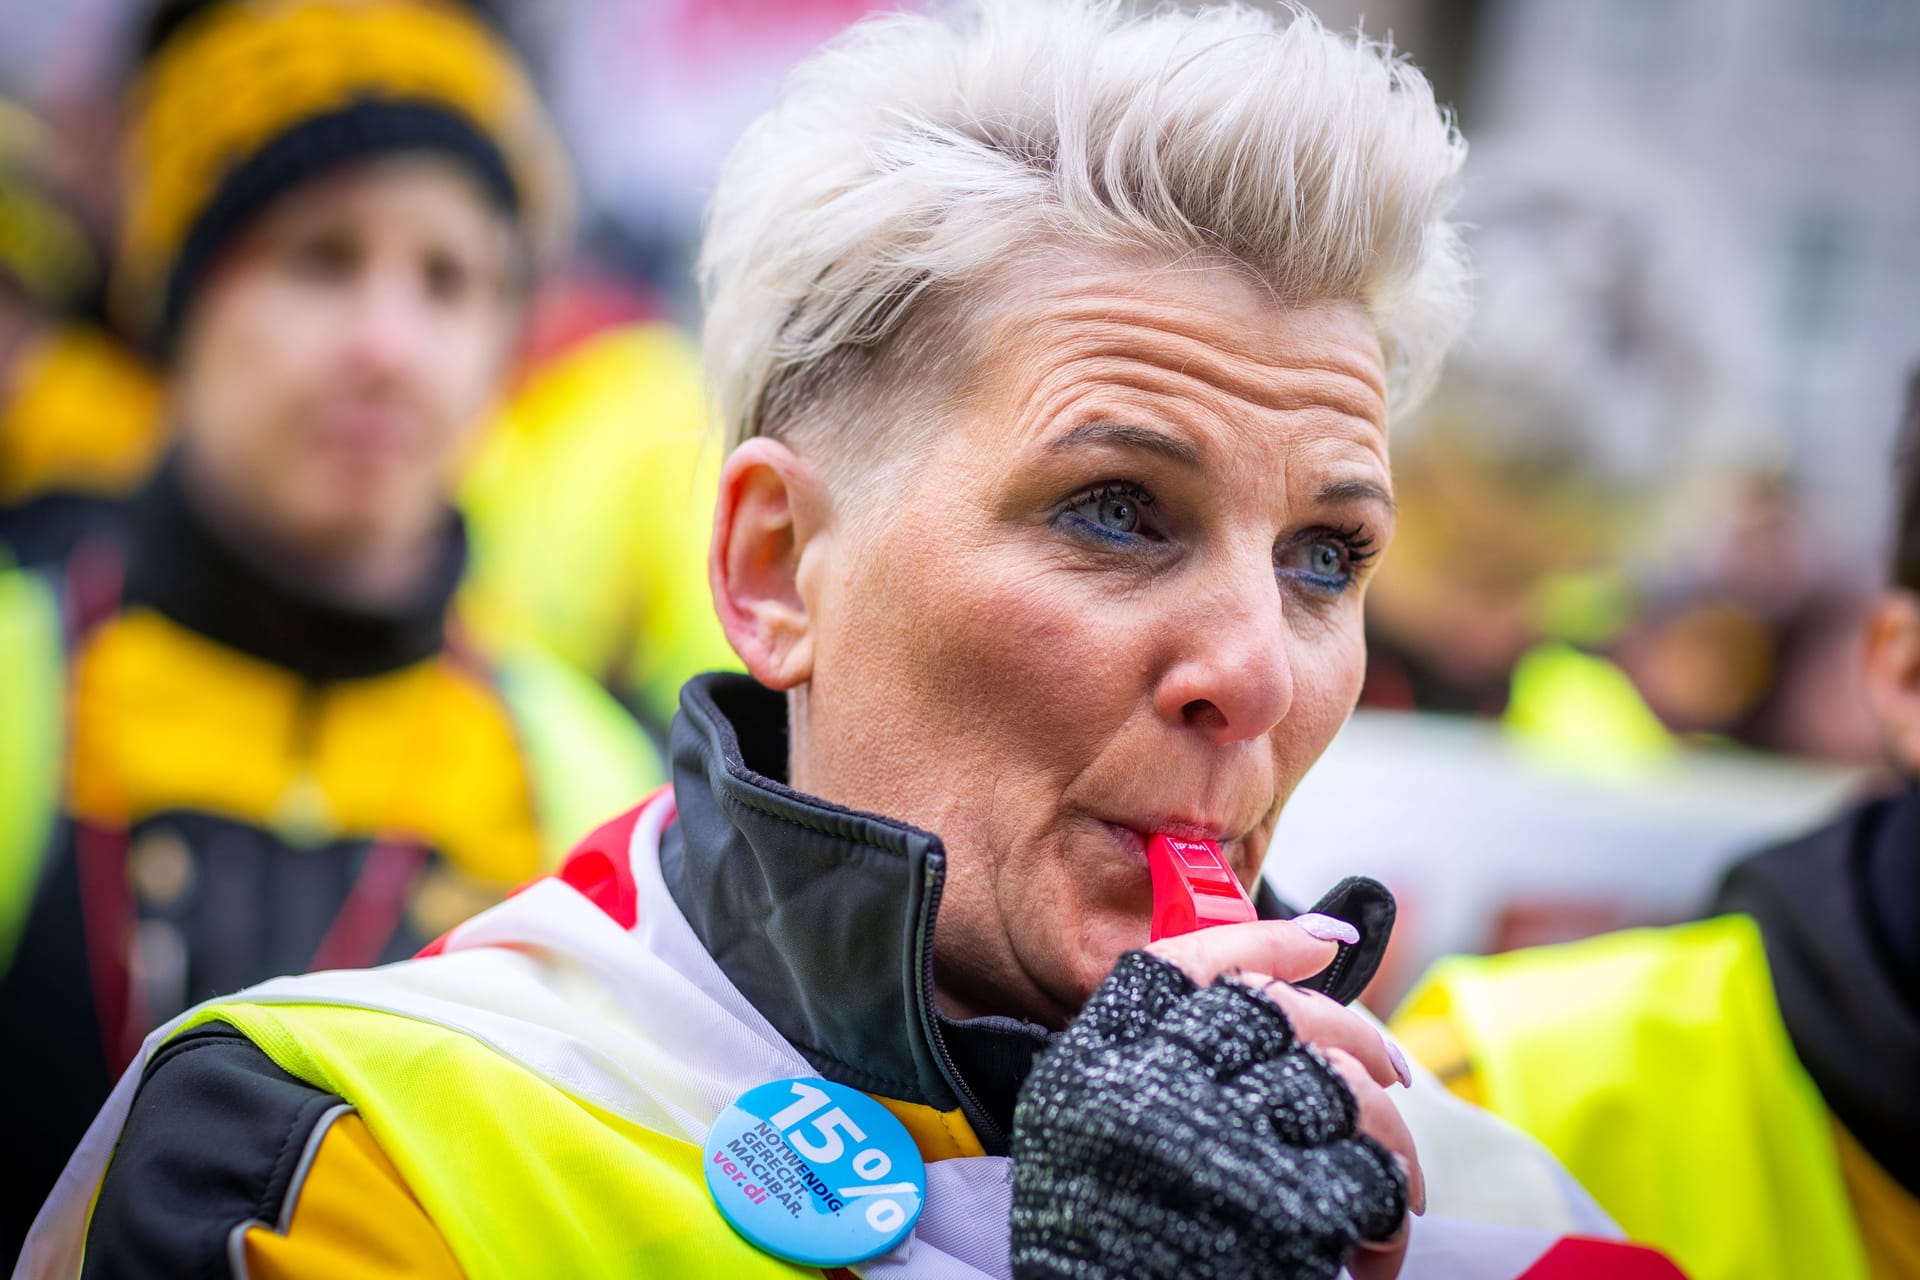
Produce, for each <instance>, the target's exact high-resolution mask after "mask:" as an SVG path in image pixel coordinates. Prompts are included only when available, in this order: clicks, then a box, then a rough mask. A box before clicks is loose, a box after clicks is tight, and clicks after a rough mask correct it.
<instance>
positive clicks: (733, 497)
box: [707, 436, 829, 691]
mask: <svg viewBox="0 0 1920 1280" xmlns="http://www.w3.org/2000/svg"><path fill="white" fill-rule="evenodd" d="M828 510H829V505H828V502H827V498H826V488H825V485H824V484H823V483H822V481H821V478H820V475H819V473H818V472H817V471H816V470H815V469H814V468H813V466H812V465H811V464H810V463H808V462H807V460H806V459H805V458H802V457H801V456H800V455H799V454H797V453H795V452H794V451H793V450H791V449H789V448H788V447H787V446H786V445H784V444H781V443H780V442H779V441H777V440H769V439H767V438H765V437H764V436H762V437H757V438H755V439H752V440H749V441H747V442H746V443H745V444H743V445H741V446H740V447H739V448H738V449H735V450H734V451H733V454H732V456H731V457H729V458H728V459H727V461H726V464H725V465H724V466H723V467H722V468H721V470H720V494H719V499H718V501H717V503H716V504H715V507H714V513H713V547H712V549H711V551H710V552H709V554H708V559H707V575H708V578H709V580H710V582H711V585H712V587H713V605H714V609H715V610H716V611H717V612H718V613H719V615H720V625H721V627H722V628H723V629H724V630H725V631H726V633H727V642H728V643H729V644H731V645H732V646H733V651H734V652H735V653H737V654H739V655H740V660H741V661H742V662H744V663H746V665H747V670H748V671H750V672H752V673H753V678H754V679H756V680H758V681H759V682H760V683H761V684H763V685H766V686H767V687H768V688H769V689H776V690H781V691H785V690H788V689H792V688H794V687H795V686H797V685H800V684H803V683H804V682H805V681H807V680H808V679H809V678H810V677H811V676H812V675H813V640H814V625H813V623H814V620H813V618H812V617H811V615H810V614H809V612H808V609H807V602H806V599H805V597H804V596H803V595H802V593H801V590H800V566H801V558H802V557H803V556H804V555H806V554H807V553H808V552H809V551H810V550H811V551H812V552H813V554H815V555H818V554H819V553H820V551H821V549H822V548H823V546H824V545H825V543H824V540H825V538H826V534H827V527H826V525H827V521H826V516H827V512H828Z"/></svg>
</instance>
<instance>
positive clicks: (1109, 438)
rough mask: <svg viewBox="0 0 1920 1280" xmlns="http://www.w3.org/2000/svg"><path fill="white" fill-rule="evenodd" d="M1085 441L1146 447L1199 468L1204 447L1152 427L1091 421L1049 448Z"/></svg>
mask: <svg viewBox="0 0 1920 1280" xmlns="http://www.w3.org/2000/svg"><path fill="white" fill-rule="evenodd" d="M1083 444H1115V445H1120V446H1121V447H1123V448H1128V449H1144V450H1146V451H1147V452H1148V453H1157V454H1159V455H1160V456H1161V457H1164V458H1166V459H1168V460H1170V461H1172V462H1177V463H1179V464H1180V465H1181V466H1183V467H1196V468H1197V467H1198V466H1199V465H1200V450H1198V449H1196V448H1195V447H1194V446H1193V445H1192V444H1190V443H1189V442H1187V441H1185V440H1182V439H1180V438H1179V437H1178V436H1170V435H1168V434H1166V433H1165V432H1163V431H1155V430H1153V429H1152V428H1151V427H1136V426H1130V425H1128V424H1126V423H1124V422H1089V423H1087V424H1086V425H1085V426H1079V427H1075V428H1074V429H1073V430H1071V431H1069V432H1067V433H1066V434H1065V435H1063V436H1061V437H1060V438H1059V439H1057V440H1054V441H1052V442H1051V443H1050V444H1048V445H1047V449H1048V451H1049V452H1052V451H1053V450H1055V449H1071V448H1073V447H1075V446H1077V445H1083Z"/></svg>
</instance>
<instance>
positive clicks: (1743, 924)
mask: <svg viewBox="0 0 1920 1280" xmlns="http://www.w3.org/2000/svg"><path fill="white" fill-rule="evenodd" d="M1427 1019H1440V1020H1444V1021H1446V1022H1448V1023H1450V1024H1451V1026H1452V1028H1453V1029H1454V1030H1456V1031H1457V1032H1458V1033H1459V1036H1460V1038H1461V1040H1462V1041H1464V1044H1465V1048H1466V1051H1467V1055H1468V1057H1469V1059H1470V1060H1471V1062H1472V1064H1473V1072H1474V1078H1475V1081H1476V1083H1477V1085H1478V1089H1479V1093H1480V1095H1481V1097H1480V1100H1481V1101H1482V1103H1483V1104H1484V1105H1485V1106H1486V1107H1487V1108H1488V1109H1489V1110H1491V1111H1493V1112H1494V1113H1495V1114H1497V1115H1499V1116H1501V1117H1503V1118H1504V1119H1506V1120H1509V1121H1511V1122H1512V1123H1514V1124H1515V1125H1517V1126H1518V1127H1519V1128H1521V1129H1523V1130H1525V1131H1526V1132H1527V1133H1529V1134H1531V1135H1533V1137H1535V1138H1537V1139H1539V1141H1540V1142H1541V1143H1542V1144H1543V1145H1545V1146H1546V1148H1547V1149H1548V1150H1549V1151H1551V1152H1552V1153H1553V1154H1554V1155H1555V1156H1557V1157H1558V1158H1559V1159H1560V1160H1561V1162H1562V1163H1563V1164H1565V1165H1566V1167H1567V1170H1568V1171H1569V1172H1570V1173H1572V1174H1573V1176H1574V1177H1575V1178H1577V1179H1579V1180H1580V1182H1581V1183H1582V1184H1584V1185H1585V1186H1586V1188H1587V1190H1588V1191H1590V1192H1591V1193H1592V1194H1593V1196H1594V1198H1595V1199H1596V1200H1598V1201H1599V1202H1600V1205H1601V1207H1602V1208H1604V1209H1605V1210H1606V1211H1607V1212H1608V1213H1609V1214H1611V1215H1612V1216H1613V1217H1614V1219H1615V1220H1616V1221H1617V1222H1618V1223H1619V1224H1620V1226H1621V1227H1622V1228H1623V1229H1625V1231H1626V1232H1627V1234H1628V1236H1629V1237H1630V1238H1632V1239H1634V1240H1637V1241H1640V1242H1642V1243H1645V1244H1650V1245H1653V1246H1655V1247H1656V1248H1659V1249H1661V1250H1662V1251H1664V1252H1665V1253H1667V1254H1668V1255H1669V1256H1670V1257H1672V1258H1673V1259H1674V1260H1675V1261H1676V1262H1678V1263H1679V1264H1680V1266H1681V1267H1682V1268H1683V1269H1684V1270H1685V1271H1686V1273H1687V1274H1688V1276H1690V1277H1692V1278H1693V1280H1736V1278H1737V1280H1807V1278H1809V1277H1815V1276H1818V1277H1820V1278H1821V1280H1864V1278H1865V1277H1866V1275H1867V1264H1866V1260H1865V1255H1864V1250H1863V1248H1862V1245H1861V1239H1860V1232H1859V1228H1858V1226H1857V1225H1856V1223H1855V1220H1854V1217H1853V1210H1852V1206H1851V1204H1850V1202H1849V1200H1848V1196H1847V1189H1846V1184H1845V1181H1844V1178H1843V1176H1842V1172H1841V1167H1840V1158H1839V1155H1838V1153H1837V1151H1836V1149H1835V1146H1834V1138H1833V1132H1832V1128H1831V1122H1830V1120H1829V1117H1828V1113H1827V1108H1826V1104H1825V1103H1824V1102H1823V1101H1822V1099H1821V1097H1820V1091H1819V1089H1818V1088H1817V1087H1816V1086H1815V1085H1814V1082H1813V1080H1812V1079H1811V1078H1810V1077H1809V1076H1808V1075H1807V1072H1806V1069H1805V1068H1804V1067H1802V1066H1801V1065H1800V1060H1799V1059H1798V1058H1797V1057H1796V1056H1795V1055H1794V1051H1793V1044H1792V1042H1791V1040H1790V1039H1789V1038H1788V1036H1787V1030H1786V1026H1785V1024H1784V1023H1783V1022H1782V1021H1781V1017H1780V1010H1779V1006H1778V1004H1777V1002H1776V1001H1775V998H1774V993H1773V982H1772V979H1771V977H1770V975H1769V973H1768V970H1767V960H1766V954H1765V952H1764V950H1763V949H1762V946H1761V941H1760V930H1759V926H1758V925H1756V924H1755V923H1754V922H1753V921H1752V920H1751V919H1749V918H1748V917H1746V916H1723V917H1720V918H1717V919H1713V920H1707V921H1702V922H1700V923H1697V924H1689V925H1682V926H1677V927H1673V928H1666V929H1637V930H1631V931H1628V932H1624V933H1615V934H1608V935H1605V936H1603V937H1598V938H1590V939H1587V940H1585V941H1582V942H1576V943H1569V944H1566V945H1562V946H1554V947H1539V948H1533V949H1530V950H1525V951H1513V952H1508V953H1506V954H1503V955H1497V956H1459V957H1453V958H1449V959H1447V960H1443V961H1441V962H1440V963H1439V964H1437V965H1435V966H1434V967H1433V969H1432V970H1431V971H1430V973H1429V975H1428V976H1427V978H1426V979H1425V980H1424V981H1423V982H1422V983H1421V985H1420V986H1419V987H1418V988H1417V989H1416V990H1415V991H1414V992H1413V994H1412V995H1411V996H1409V997H1408V999H1407V1002H1406V1004H1405V1005H1403V1006H1402V1008H1401V1010H1400V1012H1399V1013H1398V1014H1396V1015H1395V1017H1394V1025H1395V1026H1396V1027H1409V1026H1412V1025H1413V1024H1416V1023H1419V1022H1421V1021H1423V1020H1427Z"/></svg>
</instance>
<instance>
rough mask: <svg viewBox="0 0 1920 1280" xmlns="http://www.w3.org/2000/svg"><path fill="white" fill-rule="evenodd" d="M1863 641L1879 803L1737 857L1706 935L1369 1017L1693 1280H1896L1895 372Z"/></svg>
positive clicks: (1449, 974) (1912, 984) (1911, 846)
mask: <svg viewBox="0 0 1920 1280" xmlns="http://www.w3.org/2000/svg"><path fill="white" fill-rule="evenodd" d="M1901 469H1902V472H1903V475H1904V480H1903V487H1904V492H1903V494H1902V501H1901V516H1900V522H1899V526H1898V531H1897V546H1896V549H1895V554H1894V558H1893V579H1892V585H1890V586H1889V587H1888V588H1887V589H1886V590H1885V591H1884V593H1883V594H1882V596H1881V598H1880V599H1879V601H1878V603H1877V605H1876V607H1875V609H1874V612H1873V614H1872V617H1871V620H1870V623H1869V625H1868V627H1867V630H1866V636H1865V642H1864V646H1863V654H1862V657H1863V660H1864V668H1865V685H1866V688H1867V690H1868V695H1869V700H1870V702H1871V704H1872V710H1873V713H1874V716H1875V719H1876V721H1877V723H1878V726H1879V730H1880V733H1881V738H1882V742H1883V743H1884V747H1885V753H1886V757H1887V759H1888V761H1889V763H1890V764H1891V765H1892V766H1893V768H1894V770H1895V772H1896V773H1897V774H1898V775H1899V776H1900V777H1901V778H1902V779H1903V789H1901V790H1899V791H1898V792H1896V793H1895V794H1893V795H1890V796H1886V797H1883V798H1878V799H1873V800H1870V801H1868V802H1866V803H1864V804H1861V805H1859V806H1858V807H1856V808H1854V809H1851V810H1849V811H1848V812H1846V813H1845V814H1843V815H1842V816H1841V817H1840V818H1838V819H1837V820H1836V821H1835V822H1833V823H1832V824H1831V825H1829V826H1827V827H1825V828H1824V829H1822V830H1820V831H1817V832H1815V833H1813V834H1811V835H1809V836H1806V837H1804V838H1802V839H1799V840H1796V841H1793V842H1791V843H1788V844H1784V845H1782V846H1779V847H1777V848H1773V849H1769V850H1766V851H1764V852H1761V853H1758V854H1755V855H1754V856H1752V857H1749V858H1747V859H1746V860H1744V861H1742V862H1740V863H1738V864H1737V865H1736V866H1735V867H1734V868H1733V869H1732V871H1731V872H1730V873H1729V874H1728V875H1727V877H1726V879H1725V880H1724V881H1723V882H1722V884H1721V886H1720V889H1719V891H1718V893H1717V894H1716V895H1715V898H1714V902H1713V910H1714V911H1715V912H1717V913H1720V914H1716V915H1715V916H1713V917H1712V918H1710V919H1706V920H1702V921H1699V922H1697V923H1693V924H1687V925H1681V926H1676V927H1673V928H1667V929H1644V930H1635V931H1631V932H1626V933H1619V934H1611V935H1606V936H1603V937H1599V938H1592V939H1588V940H1585V941H1582V942H1575V943H1568V944H1564V945H1561V946H1554V947H1544V948H1536V949H1532V950H1524V951H1514V952H1508V953H1506V954H1504V955H1498V956H1489V957H1454V958H1451V959H1447V960H1443V961H1441V962H1440V963H1439V964H1437V965H1436V966H1435V967H1434V968H1433V970H1432V971H1431V972H1430V973H1429V975H1428V977H1427V978H1426V980H1425V981H1424V982H1423V983H1422V984H1421V985H1420V986H1419V987H1418V988H1417V989H1416V990H1415V991H1414V993H1413V994H1412V995H1411V996H1410V997H1409V998H1408V1000H1407V1002H1406V1004H1405V1005H1404V1006H1403V1007H1402V1009H1401V1011H1400V1012H1399V1014H1398V1015H1397V1016H1396V1018H1395V1020H1394V1024H1393V1026H1394V1030H1395V1032H1396V1034H1397V1035H1398V1036H1399V1038H1400V1040H1401V1042H1402V1043H1403V1044H1405V1045H1406V1046H1407V1048H1408V1049H1409V1050H1410V1051H1411V1052H1413V1053H1414V1054H1415V1056H1417V1057H1419V1058H1421V1059H1422V1060H1424V1061H1425V1063H1426V1065H1428V1066H1429V1067H1431V1068H1432V1069H1433V1070H1434V1071H1435V1072H1436V1073H1437V1074H1439V1075H1441V1076H1442V1077H1443V1078H1444V1079H1445V1080H1446V1081H1447V1082H1448V1084H1449V1086H1450V1087H1451V1088H1452V1089H1453V1090H1454V1091H1455V1092H1456V1093H1458V1094H1459V1095H1461V1096H1462V1097H1465V1098H1468V1099H1470V1100H1472V1101H1475V1102H1478V1103H1480V1104H1481V1105H1483V1106H1485V1107H1487V1108H1489V1109H1491V1110H1492V1111H1494V1112H1496V1113H1497V1114H1499V1115H1501V1116H1502V1117H1504V1118H1506V1119H1508V1120H1511V1121H1513V1122H1514V1123H1515V1124H1517V1125H1519V1126H1520V1127H1521V1128H1522V1129H1525V1130H1526V1131H1527V1132H1529V1133H1531V1134H1532V1135H1533V1136H1534V1137H1536V1138H1538V1139H1539V1140H1540V1141H1541V1142H1542V1143H1544V1144H1545V1145H1546V1146H1547V1147H1548V1148H1549V1149H1550V1150H1551V1151H1552V1152H1553V1153H1554V1154H1555V1155H1556V1156H1558V1157H1559V1158H1560V1159H1561V1160H1562V1161H1563V1162H1564V1163H1565V1164H1566V1166H1567V1168H1568V1170H1569V1171H1570V1172H1572V1173H1573V1174H1574V1176H1575V1177H1577V1178H1579V1179H1580V1180H1581V1181H1582V1183H1584V1184H1585V1186H1586V1187H1587V1189H1588V1190H1589V1191H1591V1192H1592V1193H1593V1194H1594V1196H1595V1198H1596V1199H1598V1200H1599V1201H1600V1203H1601V1205H1602V1206H1603V1207H1604V1208H1605V1209H1606V1210H1607V1211H1608V1212H1609V1213H1611V1214H1612V1215H1613V1216H1614V1217H1615V1218H1616V1219H1617V1220H1618V1221H1619V1223H1620V1224H1621V1226H1623V1227H1624V1228H1626V1230H1627V1231H1628V1232H1629V1233H1631V1234H1632V1235H1633V1236H1634V1238H1636V1239H1639V1240H1643V1241H1646V1242H1648V1243H1650V1244H1652V1245H1655V1246H1657V1247H1659V1248H1661V1249H1663V1250H1665V1251H1666V1252H1667V1253H1669V1254H1670V1255H1671V1256H1672V1257H1673V1258H1675V1259H1676V1260H1677V1261H1678V1262H1679V1263H1680V1264H1681V1266H1682V1267H1684V1268H1685V1269H1686V1271H1687V1274H1688V1275H1690V1276H1693V1277H1696V1280H1734V1277H1739V1278H1740V1280H1768V1278H1770V1277H1779V1278H1781V1280H1786V1278H1788V1277H1796V1278H1797V1277H1804V1276H1820V1277H1823V1278H1831V1280H1856V1278H1867V1277H1870V1278H1871V1280H1890V1278H1891V1277H1913V1276H1920V377H1916V379H1915V380H1914V382H1913V384H1912V386H1911V388H1910V390H1909V398H1908V409H1907V422H1906V426H1905V430H1904V432H1903V444H1902V467H1901Z"/></svg>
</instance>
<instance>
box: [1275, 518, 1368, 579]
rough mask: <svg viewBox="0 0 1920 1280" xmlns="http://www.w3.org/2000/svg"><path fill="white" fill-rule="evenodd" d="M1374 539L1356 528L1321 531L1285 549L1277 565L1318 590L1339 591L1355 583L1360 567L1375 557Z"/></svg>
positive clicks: (1282, 570)
mask: <svg viewBox="0 0 1920 1280" xmlns="http://www.w3.org/2000/svg"><path fill="white" fill-rule="evenodd" d="M1372 545H1373V539H1372V538H1371V537H1370V536H1367V535H1366V534H1365V533H1364V531H1362V530H1359V529H1356V530H1354V531H1353V533H1352V534H1350V535H1347V534H1338V533H1336V534H1333V535H1331V536H1328V535H1325V534H1322V535H1319V536H1314V537H1308V538H1306V539H1303V540H1302V541H1300V542H1296V543H1294V544H1293V545H1292V546H1291V547H1286V548H1283V549H1282V550H1281V551H1280V553H1279V555H1278V557H1277V558H1276V559H1275V561H1274V564H1275V567H1276V568H1278V569H1279V571H1280V572H1281V573H1283V574H1285V575H1286V576H1288V577H1291V578H1293V579H1295V580H1297V581H1300V582H1303V583H1305V584H1306V585H1308V586H1310V587H1312V588H1313V589H1314V590H1316V591H1322V592H1326V593H1328V594H1335V595H1337V594H1339V593H1340V592H1342V591H1345V590H1346V589H1347V588H1348V587H1350V586H1352V585H1353V584H1354V581H1355V579H1356V578H1357V577H1358V575H1359V570H1360V566H1361V565H1362V564H1364V563H1365V562H1366V561H1368V560H1371V559H1372V558H1373V554H1374V553H1373V552H1372V551H1370V550H1368V549H1367V548H1369V547H1370V546H1372Z"/></svg>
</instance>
